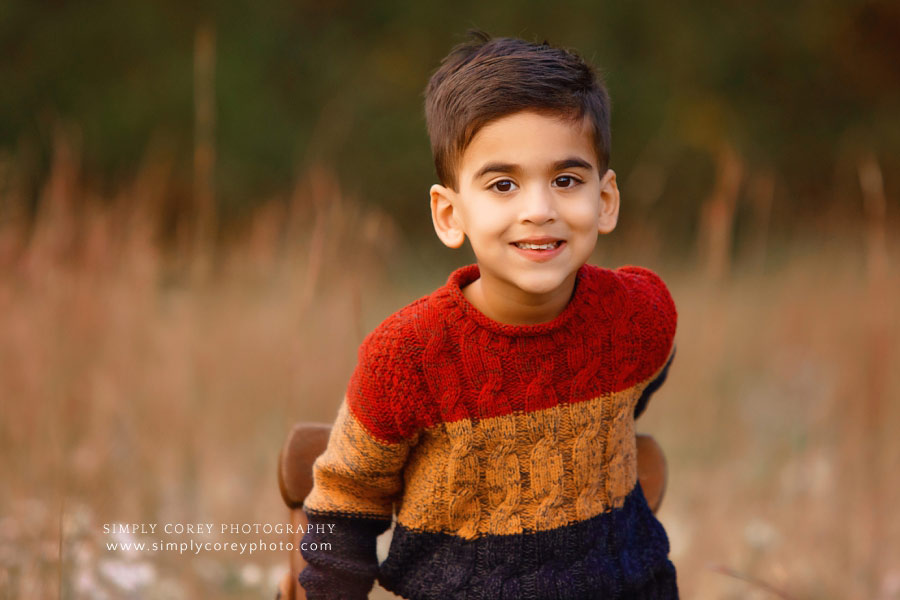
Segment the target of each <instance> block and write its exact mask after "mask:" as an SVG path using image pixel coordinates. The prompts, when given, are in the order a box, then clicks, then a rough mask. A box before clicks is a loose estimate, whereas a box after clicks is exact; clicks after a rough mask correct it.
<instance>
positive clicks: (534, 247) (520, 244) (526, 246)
mask: <svg viewBox="0 0 900 600" xmlns="http://www.w3.org/2000/svg"><path fill="white" fill-rule="evenodd" d="M516 246H517V247H519V248H521V249H523V250H552V249H554V248H556V247H557V246H559V242H550V243H549V244H528V243H524V242H516Z"/></svg>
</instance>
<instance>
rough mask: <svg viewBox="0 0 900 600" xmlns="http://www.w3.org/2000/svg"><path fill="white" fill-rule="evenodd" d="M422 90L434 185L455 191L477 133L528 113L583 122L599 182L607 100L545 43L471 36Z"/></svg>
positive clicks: (606, 143) (565, 54)
mask: <svg viewBox="0 0 900 600" xmlns="http://www.w3.org/2000/svg"><path fill="white" fill-rule="evenodd" d="M468 36H469V37H470V39H469V40H468V41H466V42H463V43H461V44H458V45H457V46H455V47H454V48H453V49H452V50H451V51H450V54H448V55H447V56H446V57H445V58H444V60H442V61H441V65H440V66H439V67H438V68H437V70H436V71H435V72H434V74H433V75H432V76H431V79H430V80H429V81H428V86H427V87H426V89H425V121H426V124H427V126H428V136H429V138H430V139H431V153H432V155H433V156H434V166H435V169H436V170H437V176H438V179H439V180H440V182H441V184H442V185H444V186H447V187H450V188H452V189H453V190H455V191H458V187H457V184H458V183H459V182H458V181H457V177H458V173H459V167H460V161H461V160H462V156H463V153H464V152H465V149H466V148H467V147H468V146H469V144H470V143H471V142H472V139H473V138H474V137H475V134H476V133H478V131H479V130H480V129H481V128H482V127H484V126H485V125H487V124H488V123H490V122H491V121H494V120H496V119H499V118H501V117H504V116H507V115H510V114H513V113H515V112H519V111H521V110H533V111H536V112H541V113H548V114H557V115H559V116H561V117H563V118H567V119H571V120H572V121H577V120H581V119H582V118H584V116H585V115H587V116H588V118H589V120H590V122H591V124H592V125H593V131H592V136H593V143H594V148H595V150H596V154H597V161H598V163H599V164H598V165H597V167H598V169H599V170H600V174H601V175H603V173H605V172H606V169H607V168H608V166H609V150H610V131H609V128H610V126H609V118H610V107H609V94H608V93H607V91H606V86H605V85H604V83H603V80H602V78H601V77H600V76H599V75H598V74H597V73H596V72H595V71H594V69H593V68H592V67H591V66H590V65H588V64H587V63H585V61H584V60H583V59H582V58H581V57H580V56H578V55H577V54H575V53H574V52H571V51H568V50H564V49H562V48H556V47H553V46H551V45H550V44H549V43H547V42H546V41H545V42H544V43H542V44H535V43H531V42H527V41H525V40H521V39H517V38H504V37H501V38H491V36H490V35H488V34H487V33H485V32H483V31H480V30H477V29H471V30H469V31H468Z"/></svg>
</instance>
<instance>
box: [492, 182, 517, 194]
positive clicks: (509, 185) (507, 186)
mask: <svg viewBox="0 0 900 600" xmlns="http://www.w3.org/2000/svg"><path fill="white" fill-rule="evenodd" d="M515 185H516V184H514V183H513V182H512V181H510V180H509V179H502V180H500V181H498V182H497V183H495V184H494V185H492V186H491V187H492V188H494V189H495V190H497V191H498V192H501V193H506V192H510V191H512V189H513V186H515Z"/></svg>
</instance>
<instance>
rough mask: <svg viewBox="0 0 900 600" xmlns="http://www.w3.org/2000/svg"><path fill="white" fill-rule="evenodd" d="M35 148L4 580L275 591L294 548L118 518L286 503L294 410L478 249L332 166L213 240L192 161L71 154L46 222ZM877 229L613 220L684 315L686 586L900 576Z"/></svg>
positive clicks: (675, 522) (676, 489)
mask: <svg viewBox="0 0 900 600" xmlns="http://www.w3.org/2000/svg"><path fill="white" fill-rule="evenodd" d="M8 167H9V165H0V172H2V174H3V175H2V179H0V181H2V182H3V185H2V186H0V194H2V195H0V415H2V416H0V474H2V479H3V482H4V484H3V486H2V487H0V515H2V516H0V598H10V599H13V598H15V599H18V598H29V599H31V598H56V597H62V598H199V597H210V598H239V597H241V598H243V597H246V598H270V597H273V595H274V589H275V580H276V579H277V578H278V576H280V574H281V573H282V572H283V571H284V570H285V569H286V558H285V556H283V555H282V554H281V553H277V552H261V553H257V554H255V555H253V556H249V557H248V556H240V555H237V554H236V553H234V552H219V553H205V554H201V555H199V556H190V555H184V556H180V555H178V554H173V553H162V552H161V553H156V554H152V553H146V554H128V553H123V552H116V553H111V552H108V551H107V550H106V548H105V546H104V544H105V542H107V541H109V537H110V536H108V535H105V534H104V533H103V531H102V525H103V524H104V523H119V522H123V523H160V524H162V523H166V522H182V523H189V522H210V523H257V522H259V523H276V522H283V521H284V519H285V518H286V512H285V509H284V507H283V505H282V503H281V500H280V497H279V495H278V489H277V484H276V481H275V459H276V456H277V453H278V449H279V448H280V445H281V443H282V441H283V439H284V435H285V434H286V432H287V430H288V428H289V427H290V425H291V423H292V422H294V421H295V420H299V419H307V420H324V421H330V420H332V419H333V418H334V415H335V412H336V408H337V406H338V403H339V401H340V397H341V394H342V392H343V389H344V386H345V385H346V381H347V378H348V376H349V375H350V372H351V370H352V368H353V365H354V361H355V356H356V348H357V345H358V344H359V342H360V341H361V339H362V336H363V335H364V334H365V333H366V332H367V331H369V330H371V329H372V328H373V327H374V326H375V325H376V324H377V323H378V322H379V321H380V320H381V319H383V318H384V317H385V316H387V315H388V314H389V313H391V312H393V311H394V310H396V309H398V308H400V307H401V306H402V305H403V304H405V303H407V302H409V301H411V300H413V299H415V298H417V297H419V296H420V295H422V294H425V293H427V292H429V291H430V290H432V289H433V288H434V287H436V286H438V285H440V284H442V283H443V282H444V281H445V280H446V276H447V274H448V273H449V270H450V269H451V268H452V267H453V264H452V263H450V262H448V261H447V259H446V255H445V254H441V253H439V252H437V251H436V250H434V251H433V252H432V251H431V250H428V249H426V250H422V249H419V248H413V247H411V246H409V245H408V244H407V243H406V242H404V241H403V240H402V239H400V238H399V236H398V235H397V233H396V231H395V229H394V227H393V226H392V221H391V219H390V217H388V216H387V215H384V214H382V213H379V212H377V211H372V210H368V209H363V208H362V204H361V203H359V202H356V201H355V200H354V199H352V198H348V197H346V196H345V195H344V194H343V193H342V191H341V190H340V188H339V187H338V186H337V184H336V183H335V181H334V180H333V179H331V178H330V176H329V174H328V172H327V171H324V170H313V171H311V172H310V173H308V174H307V175H306V176H305V177H303V178H301V179H300V180H299V181H298V183H297V187H296V189H295V190H294V191H293V192H292V193H291V194H289V195H287V196H286V197H285V198H280V199H275V200H273V201H272V202H269V203H267V204H264V205H263V208H261V209H260V210H258V211H257V212H255V213H254V214H253V215H252V216H251V217H250V218H248V220H247V224H246V227H243V228H241V229H231V230H228V231H227V232H226V233H225V234H224V235H223V238H222V239H221V240H219V241H218V243H217V245H216V250H215V251H213V250H212V249H211V247H212V246H211V245H210V243H209V242H208V240H206V241H204V239H203V238H198V237H197V236H193V235H191V231H193V230H191V229H190V228H189V227H187V228H186V229H178V228H176V235H175V236H174V238H173V239H169V238H166V239H165V240H164V239H163V238H164V236H163V231H162V229H161V228H160V221H161V218H160V211H161V210H162V209H161V208H160V207H162V206H164V205H165V200H164V198H165V194H166V189H165V180H166V174H165V168H164V166H160V165H157V164H152V163H150V164H148V165H147V166H146V167H145V169H144V170H143V172H142V173H140V174H139V175H138V176H137V177H136V178H135V180H134V181H133V182H131V183H130V184H129V185H128V186H125V187H123V188H122V190H121V191H120V192H119V194H118V195H116V196H115V197H112V198H99V197H95V196H94V195H93V194H91V193H88V192H86V191H85V190H84V188H83V187H82V186H81V185H80V183H79V174H78V167H77V163H76V161H75V159H74V157H72V156H70V155H68V154H66V152H65V151H64V149H63V150H60V151H59V154H58V156H57V161H56V163H55V165H54V167H53V169H52V171H51V176H50V178H49V180H48V181H47V182H46V188H45V192H44V194H43V198H42V201H41V205H40V207H39V211H38V216H37V218H36V220H35V221H34V223H33V224H31V225H27V224H26V221H27V219H25V217H24V214H25V213H24V208H23V207H22V206H21V202H20V200H18V198H17V196H16V189H15V185H14V184H13V183H11V180H10V178H9V173H10V172H11V171H10V170H9V168H8ZM860 222H861V221H860ZM880 227H881V228H882V232H883V231H884V230H886V231H888V232H892V231H894V230H895V229H894V228H892V226H891V225H890V223H887V222H885V221H884V220H883V219H882V222H881V225H880ZM179 231H180V232H181V233H177V232H179ZM185 232H186V233H185ZM872 236H873V234H872V233H871V232H870V233H869V234H866V230H865V229H864V228H863V227H862V226H861V225H859V224H853V223H852V222H851V223H850V224H844V225H843V226H838V224H835V227H834V229H833V230H832V231H831V232H829V233H828V234H827V235H826V234H823V233H822V232H821V231H820V232H818V233H816V234H815V235H812V234H811V235H809V236H805V237H804V236H801V235H799V234H798V235H797V236H795V237H794V238H793V239H791V240H790V241H789V242H783V243H777V244H776V243H772V244H771V245H770V248H769V256H768V258H767V259H766V260H765V261H763V262H762V263H759V262H754V261H746V262H741V261H738V262H737V263H736V264H735V265H734V266H733V267H731V268H730V269H729V270H728V271H727V273H726V274H725V275H721V274H720V276H719V277H718V278H710V276H709V274H708V272H707V270H706V269H703V268H699V267H698V265H697V264H696V261H695V260H693V259H691V258H680V259H678V260H675V259H671V260H666V259H664V258H663V257H661V256H659V253H658V252H655V251H653V246H652V244H647V243H643V242H642V241H641V240H640V239H639V238H635V239H623V238H621V237H620V238H616V237H611V238H610V239H609V240H602V241H601V248H600V249H599V250H598V254H597V256H596V257H595V261H594V262H595V263H598V264H602V265H604V266H608V267H612V266H617V265H618V264H622V263H624V262H633V263H637V264H645V265H646V266H649V267H651V268H654V269H656V270H657V271H658V272H660V273H661V274H662V275H663V276H664V278H665V279H666V280H667V282H668V283H669V286H670V288H671V290H672V292H673V295H674V297H675V300H676V303H677V305H678V308H679V312H680V321H679V332H678V338H677V343H678V355H677V357H676V360H675V364H674V367H673V369H672V372H671V375H670V378H669V381H668V382H667V384H666V385H665V386H664V387H663V388H662V390H661V391H660V392H659V393H658V394H657V395H656V396H655V398H654V400H653V402H652V404H651V405H650V407H649V409H648V412H647V413H646V415H645V417H643V418H642V419H641V421H639V423H638V428H639V430H641V431H643V432H648V433H652V434H654V435H655V436H656V437H657V439H658V440H659V441H660V443H661V444H662V446H663V448H664V449H665V450H666V453H667V456H668V458H669V466H670V484H669V489H668V494H667V497H666V500H665V502H664V504H663V509H662V511H661V513H660V515H659V517H660V519H661V521H662V522H663V524H664V525H665V527H666V529H667V531H668V533H669V537H670V540H671V544H672V555H671V556H672V558H673V560H674V562H675V563H676V566H677V568H678V570H679V582H680V586H681V590H682V597H684V598H699V599H731V598H733V599H738V598H759V599H763V598H778V597H781V598H796V599H800V598H803V599H813V598H815V599H831V598H833V599H844V598H860V599H863V598H881V599H889V598H900V511H898V510H897V508H896V507H897V506H898V503H900V478H898V477H897V476H896V472H897V469H898V467H900V441H898V438H897V437H896V436H895V435H894V431H893V430H894V429H895V428H896V426H897V424H898V423H900V414H898V413H900V406H898V405H900V403H898V400H900V374H898V369H897V368H896V365H897V364H898V358H900V320H898V312H897V310H896V307H897V306H900V279H898V277H897V269H896V265H898V258H900V256H898V247H897V245H896V239H893V238H892V236H891V235H888V236H887V244H886V245H885V246H884V247H881V246H878V242H877V239H876V242H875V245H874V246H873V245H872V243H869V245H868V246H867V240H871V239H872ZM875 237H876V238H877V235H876V236H875ZM894 237H895V236H894ZM436 246H437V242H435V247H436ZM867 248H869V250H867ZM872 248H875V249H874V250H872ZM879 248H881V250H879ZM429 252H432V253H433V254H434V255H435V256H436V257H438V258H437V259H431V258H429V256H430V254H429ZM873 253H874V254H873ZM688 256H691V254H688ZM432 260H435V261H436V262H432ZM223 537H228V536H223ZM232 537H233V536H232ZM255 537H256V536H243V538H242V539H244V540H246V541H253V539H255ZM267 539H273V540H277V539H279V538H277V537H273V536H267Z"/></svg>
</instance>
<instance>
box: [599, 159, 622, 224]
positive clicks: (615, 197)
mask: <svg viewBox="0 0 900 600" xmlns="http://www.w3.org/2000/svg"><path fill="white" fill-rule="evenodd" d="M598 222H599V226H598V227H597V230H598V231H599V232H600V233H609V232H610V231H612V230H613V229H615V228H616V223H618V222H619V185H618V184H617V183H616V172H615V171H613V170H612V169H607V170H606V173H604V175H603V178H602V179H601V180H600V218H599V220H598Z"/></svg>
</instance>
